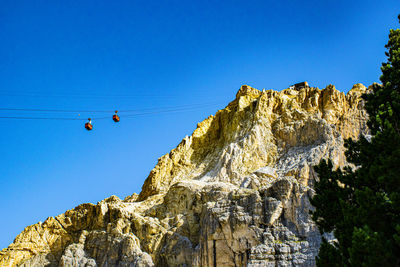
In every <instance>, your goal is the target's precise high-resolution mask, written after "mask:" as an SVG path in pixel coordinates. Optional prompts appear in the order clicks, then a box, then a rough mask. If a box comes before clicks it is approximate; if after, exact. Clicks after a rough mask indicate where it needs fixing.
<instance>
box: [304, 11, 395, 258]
mask: <svg viewBox="0 0 400 267" xmlns="http://www.w3.org/2000/svg"><path fill="white" fill-rule="evenodd" d="M398 18H399V21H400V15H399V17H398ZM385 47H386V48H387V52H385V54H386V56H387V62H386V63H383V64H382V67H381V70H382V76H381V77H380V80H381V82H382V85H378V84H374V86H373V92H372V93H370V94H366V95H364V96H363V98H364V99H365V109H366V110H367V112H368V115H369V120H368V127H369V129H370V131H371V138H369V139H368V140H367V138H365V137H363V136H361V137H360V139H359V140H358V141H356V142H355V141H353V140H351V139H349V140H346V142H345V147H346V152H345V155H346V159H347V161H348V162H350V163H352V164H354V165H355V168H350V167H345V168H343V169H337V170H333V169H332V168H333V165H332V163H331V162H330V161H328V162H327V161H321V162H320V164H319V165H318V166H315V167H314V169H315V171H316V172H317V173H318V175H319V181H318V182H317V183H316V186H315V191H316V194H315V196H314V197H313V199H312V200H311V203H312V205H314V206H315V208H316V209H315V211H314V212H313V213H312V216H313V219H314V221H315V222H316V224H317V225H318V227H319V229H320V231H321V233H329V232H333V234H334V236H335V238H336V240H334V241H331V242H328V241H327V240H325V239H324V240H323V242H322V245H321V248H320V252H319V255H318V257H317V265H318V266H400V30H399V29H396V30H390V34H389V41H388V43H387V45H386V46H385Z"/></svg>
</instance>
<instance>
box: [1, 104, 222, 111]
mask: <svg viewBox="0 0 400 267" xmlns="http://www.w3.org/2000/svg"><path fill="white" fill-rule="evenodd" d="M215 104H219V102H209V103H203V104H190V105H189V104H188V105H180V106H173V107H160V108H143V109H129V110H118V112H124V113H128V112H140V111H147V110H160V111H162V110H169V109H175V108H185V107H189V108H190V107H197V106H199V107H205V106H210V105H215ZM0 111H28V112H59V113H64V112H65V113H110V112H114V110H69V109H36V108H5V107H0Z"/></svg>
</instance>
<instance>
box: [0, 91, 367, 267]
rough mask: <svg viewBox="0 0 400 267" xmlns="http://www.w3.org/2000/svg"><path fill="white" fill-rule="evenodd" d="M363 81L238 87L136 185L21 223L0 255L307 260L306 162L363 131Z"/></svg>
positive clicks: (130, 260)
mask: <svg viewBox="0 0 400 267" xmlns="http://www.w3.org/2000/svg"><path fill="white" fill-rule="evenodd" d="M366 90H367V89H366V88H365V87H364V86H363V85H361V84H357V85H355V86H354V87H353V89H352V90H351V91H349V93H347V95H345V94H344V93H341V92H339V91H337V90H336V89H335V88H334V86H332V85H329V86H328V87H327V88H325V89H323V90H319V89H318V88H312V87H308V86H307V87H303V88H295V89H286V90H283V91H281V92H277V91H273V90H267V91H265V90H263V91H262V92H261V91H259V90H256V89H254V88H251V87H249V86H242V87H241V88H240V90H239V91H238V93H237V95H236V98H235V100H234V101H232V102H231V103H229V105H228V106H227V107H226V108H225V109H223V110H219V111H218V112H217V113H216V114H215V115H214V116H210V117H208V118H207V119H206V120H204V121H203V122H201V123H199V124H198V126H197V129H196V130H195V131H194V132H193V134H192V136H189V137H188V136H187V137H185V138H184V139H183V140H182V142H181V143H180V144H179V145H178V146H177V147H176V148H175V149H173V150H172V151H171V152H170V153H169V154H166V155H164V156H162V157H161V158H160V159H159V161H158V164H157V165H156V166H155V168H154V169H153V170H152V171H151V172H150V175H149V177H148V178H147V179H146V181H145V183H144V185H143V189H142V192H141V193H140V195H136V194H134V195H132V196H129V197H127V198H126V199H125V200H120V199H119V198H118V197H116V196H111V197H110V198H107V199H105V200H103V201H101V202H99V203H97V204H96V205H94V204H89V203H87V204H82V205H79V206H78V207H76V208H75V209H72V210H69V211H67V212H65V213H64V214H61V215H58V216H56V217H49V218H48V219H47V220H46V221H45V222H43V223H42V222H39V223H37V224H35V225H31V226H28V227H27V228H25V230H24V231H23V232H22V233H21V234H19V235H18V236H17V237H16V239H15V240H14V242H13V243H12V244H11V245H10V246H9V247H8V248H6V249H4V250H2V251H1V253H0V266H82V267H83V266H210V267H211V266H314V257H315V256H316V254H317V252H318V247H319V244H320V240H321V236H320V234H319V232H318V229H317V228H316V226H315V225H314V224H313V222H312V221H311V219H310V216H309V210H310V209H312V207H311V206H310V203H309V197H310V196H312V195H313V184H314V182H315V179H318V178H317V176H316V174H315V173H314V171H313V169H312V168H311V166H313V165H315V164H317V163H318V162H319V161H320V160H321V159H322V158H330V159H332V160H333V162H334V164H335V165H336V166H343V165H345V164H346V162H345V158H344V155H343V151H344V149H343V139H344V138H349V137H352V138H357V137H358V136H359V134H366V133H367V127H366V112H365V111H364V109H363V101H362V99H361V98H360V96H361V94H362V93H364V92H365V91H366Z"/></svg>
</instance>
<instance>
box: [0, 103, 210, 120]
mask: <svg viewBox="0 0 400 267" xmlns="http://www.w3.org/2000/svg"><path fill="white" fill-rule="evenodd" d="M215 105H216V104H208V105H203V106H198V107H186V108H175V109H166V110H158V111H153V112H141V113H136V114H130V115H127V116H124V117H123V118H134V117H137V116H143V115H153V114H162V113H177V112H185V111H194V110H197V109H199V108H203V107H205V106H215ZM109 118H110V117H109V116H107V117H94V118H92V119H93V120H103V119H109ZM0 119H19V120H78V121H82V120H87V119H84V118H59V117H27V116H0Z"/></svg>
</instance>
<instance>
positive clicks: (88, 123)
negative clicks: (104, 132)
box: [85, 118, 93, 131]
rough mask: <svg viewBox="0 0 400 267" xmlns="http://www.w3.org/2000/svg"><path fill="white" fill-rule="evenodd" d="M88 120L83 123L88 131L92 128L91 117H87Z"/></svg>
mask: <svg viewBox="0 0 400 267" xmlns="http://www.w3.org/2000/svg"><path fill="white" fill-rule="evenodd" d="M88 120H89V121H88V122H87V123H85V128H86V130H88V131H91V130H92V129H93V125H92V119H90V118H89V119H88Z"/></svg>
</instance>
